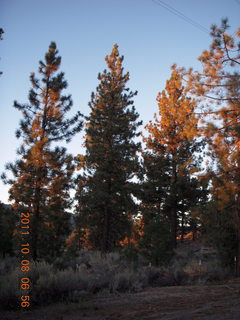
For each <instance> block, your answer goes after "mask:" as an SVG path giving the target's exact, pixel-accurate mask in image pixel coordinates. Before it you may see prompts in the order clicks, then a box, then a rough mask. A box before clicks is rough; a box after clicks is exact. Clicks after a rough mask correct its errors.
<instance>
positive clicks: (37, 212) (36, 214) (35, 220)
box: [32, 179, 40, 261]
mask: <svg viewBox="0 0 240 320" xmlns="http://www.w3.org/2000/svg"><path fill="white" fill-rule="evenodd" d="M38 180H39V179H38ZM38 182H39V181H38ZM39 219H40V188H39V187H37V188H36V193H35V201H34V206H33V227H32V258H33V260H34V261H35V260H37V258H38V234H39V223H40V221H39Z"/></svg>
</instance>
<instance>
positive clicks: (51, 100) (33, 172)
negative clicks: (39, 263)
mask: <svg viewBox="0 0 240 320" xmlns="http://www.w3.org/2000/svg"><path fill="white" fill-rule="evenodd" d="M60 64H61V57H60V56H59V55H58V50H57V48H56V44H55V43H54V42H52V43H51V44H50V46H49V50H48V52H47V53H46V55H45V60H44V62H43V61H40V62H39V74H40V76H41V79H40V80H39V79H37V78H36V77H35V74H34V73H32V74H31V75H30V80H31V83H32V88H31V89H30V91H29V97H28V98H29V103H28V104H19V103H18V102H16V101H15V103H14V107H15V108H17V109H18V110H20V111H21V112H22V115H23V119H22V120H21V122H20V127H19V129H18V130H17V131H16V136H17V138H22V140H23V143H22V145H21V147H20V148H19V150H18V155H19V159H18V160H16V162H15V163H9V164H8V165H7V166H6V168H7V169H8V170H10V171H11V173H12V175H13V178H12V179H7V178H6V175H3V179H4V180H5V182H6V183H9V184H10V185H11V188H10V190H9V193H10V200H12V201H14V205H15V207H22V208H24V209H25V210H28V211H29V212H30V213H31V245H32V256H33V259H37V258H41V257H43V256H44V257H46V254H47V255H49V256H51V257H53V256H54V255H57V254H58V253H59V252H60V251H61V250H62V246H63V241H64V237H65V235H66V233H67V232H68V227H67V224H68V218H69V214H68V213H67V211H66V210H67V209H68V208H69V207H70V206H71V200H70V196H69V190H70V187H71V183H72V180H71V178H72V174H73V171H74V165H73V159H72V156H71V155H69V154H67V152H66V148H64V147H58V146H55V147H54V146H52V145H53V143H55V142H59V141H67V142H69V141H70V139H71V137H72V136H73V135H74V134H76V133H77V132H78V131H80V130H81V128H82V122H81V121H80V117H81V114H80V113H79V112H78V113H77V114H76V115H75V116H74V117H72V118H70V119H67V118H66V113H67V112H68V111H69V110H70V109H71V107H72V100H71V96H70V95H63V94H62V91H63V90H64V89H65V88H66V87H67V82H66V80H65V79H64V73H62V72H59V73H58V72H57V71H58V70H59V67H60ZM55 145H56V144H55Z"/></svg>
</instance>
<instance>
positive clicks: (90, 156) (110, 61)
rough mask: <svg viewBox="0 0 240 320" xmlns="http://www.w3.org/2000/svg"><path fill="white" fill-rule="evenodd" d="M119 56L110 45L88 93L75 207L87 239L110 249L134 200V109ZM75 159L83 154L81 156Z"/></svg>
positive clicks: (126, 224) (124, 232) (128, 223)
mask: <svg viewBox="0 0 240 320" xmlns="http://www.w3.org/2000/svg"><path fill="white" fill-rule="evenodd" d="M122 61H123V57H120V56H119V52H118V46H117V45H114V47H113V50H112V52H111V54H110V55H109V56H107V57H106V62H107V66H108V71H107V70H104V71H103V73H102V74H99V76H98V80H99V85H98V87H97V89H96V93H93V94H92V99H91V102H90V103H89V106H90V108H91V113H90V116H89V117H88V118H87V125H86V140H85V146H86V156H85V158H84V161H83V164H82V163H81V161H80V163H79V166H80V167H83V169H84V174H83V175H82V176H80V178H79V180H78V189H77V194H76V200H77V202H78V204H77V207H76V212H77V214H78V224H79V225H81V226H83V227H84V228H85V230H86V231H87V232H88V239H89V243H90V245H91V246H92V247H93V248H96V249H100V250H102V251H103V252H108V251H111V250H113V248H114V247H116V246H117V244H118V242H119V241H121V240H123V239H124V238H125V236H126V235H127V234H128V233H129V229H130V228H131V217H132V216H133V215H134V214H136V213H137V205H136V203H135V201H134V200H133V195H134V194H135V192H136V184H135V183H133V182H132V179H133V178H134V176H135V175H136V174H137V173H138V170H139V164H138V157H137V152H138V151H139V150H140V143H136V142H135V140H134V138H136V137H138V136H139V135H140V133H137V129H138V126H139V125H140V124H141V122H138V121H137V119H138V116H139V115H138V114H137V113H136V111H135V108H134V106H133V101H132V98H133V97H134V96H135V95H136V92H131V91H130V92H129V89H128V88H127V87H126V84H127V82H128V80H129V74H128V73H126V74H124V73H123V67H122ZM80 160H82V158H81V157H80Z"/></svg>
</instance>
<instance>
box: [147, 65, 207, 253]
mask: <svg viewBox="0 0 240 320" xmlns="http://www.w3.org/2000/svg"><path fill="white" fill-rule="evenodd" d="M187 94H188V91H187V89H185V88H184V87H183V85H182V81H181V75H180V74H179V73H178V72H177V71H176V70H175V67H174V69H173V72H172V75H171V78H170V80H168V81H167V83H166V89H165V90H163V91H162V93H159V95H158V98H157V101H158V108H159V118H158V117H157V116H156V115H155V122H154V123H153V122H150V124H148V125H147V126H146V129H147V130H148V133H149V135H148V137H147V138H145V142H146V147H147V151H146V152H145V153H144V154H143V158H144V167H145V174H146V179H145V182H144V183H143V195H144V196H143V203H142V206H143V212H146V208H147V207H148V210H147V212H150V218H148V217H146V218H145V219H146V222H145V223H146V224H148V223H149V222H148V221H147V220H148V219H150V221H151V220H152V219H153V218H154V219H156V217H158V221H159V218H160V217H162V218H161V219H162V221H166V219H165V220H164V216H165V217H166V216H167V217H168V223H169V224H170V230H171V238H172V247H173V248H174V247H176V244H177V243H176V237H177V234H178V226H179V219H180V218H181V219H182V220H183V223H182V225H183V226H184V224H186V221H184V219H186V217H187V216H186V214H187V213H188V212H189V211H190V209H191V208H192V207H193V206H196V205H197V204H198V201H199V198H200V195H199V196H197V190H198V192H199V191H200V189H201V187H200V185H199V184H198V182H197V179H196V178H194V177H193V176H192V175H193V174H194V173H196V172H197V171H198V170H199V169H198V162H197V161H196V158H195V156H194V154H195V152H197V151H200V149H201V146H202V143H201V142H197V137H198V128H197V125H198V119H197V118H196V117H195V116H194V114H193V113H194V109H195V107H196V105H195V101H194V100H193V99H191V98H189V97H188V96H187ZM199 160H200V157H199ZM148 189H149V191H150V192H148V191H147V190H148ZM193 191H194V192H193ZM146 197H147V198H146ZM145 215H146V213H145Z"/></svg>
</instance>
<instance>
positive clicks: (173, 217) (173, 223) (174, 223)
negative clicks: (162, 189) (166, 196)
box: [171, 157, 177, 248]
mask: <svg viewBox="0 0 240 320" xmlns="http://www.w3.org/2000/svg"><path fill="white" fill-rule="evenodd" d="M176 182H177V167H176V162H175V160H174V157H173V168H172V188H171V189H172V191H171V192H172V193H173V194H171V197H172V199H173V202H172V205H171V233H172V247H173V248H176V247H177V239H176V238H177V204H176V194H175V192H176V190H175V184H176Z"/></svg>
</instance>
